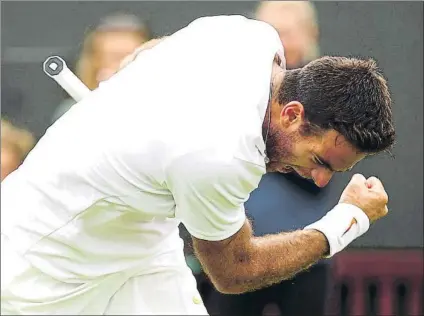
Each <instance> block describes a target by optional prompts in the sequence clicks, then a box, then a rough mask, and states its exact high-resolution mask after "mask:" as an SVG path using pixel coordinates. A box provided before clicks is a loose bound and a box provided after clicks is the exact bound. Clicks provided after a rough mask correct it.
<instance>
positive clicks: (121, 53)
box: [53, 13, 151, 121]
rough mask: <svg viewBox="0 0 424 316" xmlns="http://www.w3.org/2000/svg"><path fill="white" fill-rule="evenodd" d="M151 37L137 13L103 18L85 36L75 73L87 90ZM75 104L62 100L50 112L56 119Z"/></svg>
mask: <svg viewBox="0 0 424 316" xmlns="http://www.w3.org/2000/svg"><path fill="white" fill-rule="evenodd" d="M150 37H151V34H150V30H149V28H148V27H147V26H146V25H145V24H144V23H143V22H142V21H140V20H139V19H138V18H137V17H136V16H134V15H129V14H121V13H117V14H113V15H110V16H107V17H105V18H103V19H102V20H101V21H100V23H99V24H98V25H97V26H96V27H95V28H94V29H93V30H91V31H89V33H88V34H87V36H86V37H85V39H84V42H83V45H82V50H81V53H80V56H79V58H78V60H77V63H76V67H75V68H76V69H75V74H76V75H77V77H79V78H80V79H81V81H82V82H83V83H84V84H85V85H86V86H87V87H88V88H89V89H90V90H94V89H96V88H97V87H98V86H99V83H100V82H102V81H104V80H107V79H109V78H110V77H111V76H112V75H113V74H114V73H115V72H116V71H117V70H118V69H119V65H120V62H121V61H122V59H124V58H125V57H126V56H127V55H129V54H130V53H132V52H133V51H134V50H135V49H136V48H137V47H139V46H140V45H142V44H143V43H145V42H147V41H148V40H149V39H150ZM73 104H74V100H72V99H66V100H65V101H63V102H62V103H61V104H60V105H59V106H58V108H57V110H56V111H55V113H54V115H53V121H56V120H57V119H58V118H59V117H60V116H62V115H63V114H64V113H65V112H66V111H68V110H69V108H70V107H71V106H72V105H73Z"/></svg>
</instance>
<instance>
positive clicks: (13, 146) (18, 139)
mask: <svg viewBox="0 0 424 316" xmlns="http://www.w3.org/2000/svg"><path fill="white" fill-rule="evenodd" d="M34 144H35V139H34V137H33V136H32V134H31V133H29V132H28V131H26V130H24V129H20V128H17V127H15V126H13V125H12V124H11V123H10V122H8V121H6V120H3V119H2V120H1V181H3V180H4V179H5V178H6V177H7V176H8V175H9V174H10V173H12V172H13V171H15V170H16V169H17V168H18V167H19V165H20V164H21V163H22V162H23V161H24V159H25V157H26V155H27V154H28V153H29V151H30V150H31V149H32V147H33V146H34Z"/></svg>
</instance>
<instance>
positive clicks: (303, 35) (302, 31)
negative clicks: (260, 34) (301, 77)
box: [256, 1, 319, 69]
mask: <svg viewBox="0 0 424 316" xmlns="http://www.w3.org/2000/svg"><path fill="white" fill-rule="evenodd" d="M256 18H257V19H258V20H261V21H264V22H267V23H269V24H271V25H272V26H274V28H275V29H276V30H277V32H278V34H279V35H280V39H281V41H282V43H283V46H284V54H285V56H286V62H287V68H288V69H293V68H299V67H302V66H303V65H305V64H307V63H308V62H309V61H311V60H314V59H315V58H317V57H318V56H319V45H318V35H319V29H318V21H317V17H316V11H315V7H314V6H313V4H312V2H309V1H262V2H260V4H259V6H258V8H257V11H256Z"/></svg>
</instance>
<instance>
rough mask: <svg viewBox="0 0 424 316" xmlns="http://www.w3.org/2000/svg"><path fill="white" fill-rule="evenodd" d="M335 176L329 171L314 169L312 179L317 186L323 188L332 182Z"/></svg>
mask: <svg viewBox="0 0 424 316" xmlns="http://www.w3.org/2000/svg"><path fill="white" fill-rule="evenodd" d="M333 174H334V172H332V171H330V170H327V169H314V170H312V172H311V177H312V179H313V180H314V182H315V184H316V185H317V186H319V187H320V188H323V187H325V186H326V185H327V184H328V182H330V180H331V177H332V176H333Z"/></svg>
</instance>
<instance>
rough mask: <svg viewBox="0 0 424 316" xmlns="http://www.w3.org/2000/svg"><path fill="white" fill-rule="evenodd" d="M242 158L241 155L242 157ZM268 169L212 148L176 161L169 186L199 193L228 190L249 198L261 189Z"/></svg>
mask: <svg viewBox="0 0 424 316" xmlns="http://www.w3.org/2000/svg"><path fill="white" fill-rule="evenodd" d="M239 156H240V155H239ZM264 173H265V167H264V166H261V165H260V164H257V163H252V162H250V161H248V160H247V159H241V158H239V157H238V156H237V154H236V155H235V154H234V150H230V149H223V148H221V149H216V148H213V149H212V148H209V149H203V150H198V151H195V152H191V153H188V154H186V155H183V156H181V157H178V158H177V159H174V160H173V161H172V162H171V163H170V164H169V165H168V168H167V175H168V184H171V186H172V183H181V182H184V183H186V185H188V186H190V187H193V188H194V187H195V188H196V190H197V191H203V190H204V189H208V188H214V189H218V188H220V189H219V190H221V189H224V188H225V191H228V190H231V191H236V192H238V193H239V195H240V196H245V194H249V193H250V192H251V191H253V190H254V189H256V188H257V186H258V184H259V181H260V179H261V178H262V176H263V174H264Z"/></svg>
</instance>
